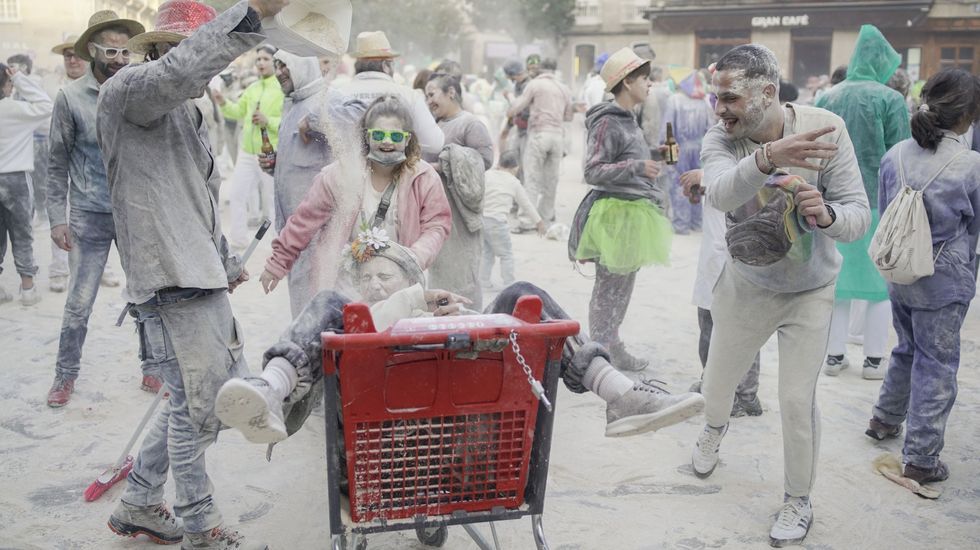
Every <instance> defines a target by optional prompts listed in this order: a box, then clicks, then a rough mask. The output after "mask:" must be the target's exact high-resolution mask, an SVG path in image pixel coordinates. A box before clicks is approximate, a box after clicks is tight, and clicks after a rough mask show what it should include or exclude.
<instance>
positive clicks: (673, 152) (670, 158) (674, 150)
mask: <svg viewBox="0 0 980 550" xmlns="http://www.w3.org/2000/svg"><path fill="white" fill-rule="evenodd" d="M664 147H666V148H667V150H666V151H664V162H666V163H667V164H677V159H678V158H679V157H680V156H681V150H680V147H678V146H677V141H676V140H675V139H674V125H673V124H671V123H669V122H668V123H667V139H665V140H664Z"/></svg>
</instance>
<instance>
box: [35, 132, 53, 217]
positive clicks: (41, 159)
mask: <svg viewBox="0 0 980 550" xmlns="http://www.w3.org/2000/svg"><path fill="white" fill-rule="evenodd" d="M48 151H49V146H48V136H40V137H39V136H34V173H32V174H31V187H32V189H33V192H34V211H35V213H36V214H37V215H38V217H40V218H47V216H48V215H47V210H46V208H47V206H46V204H47V200H48V187H47V186H48V155H49V153H48Z"/></svg>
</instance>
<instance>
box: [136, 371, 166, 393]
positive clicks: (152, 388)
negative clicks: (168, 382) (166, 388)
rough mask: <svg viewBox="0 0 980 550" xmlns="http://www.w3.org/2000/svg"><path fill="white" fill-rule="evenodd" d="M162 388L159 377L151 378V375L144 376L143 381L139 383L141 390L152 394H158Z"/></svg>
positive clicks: (161, 381)
mask: <svg viewBox="0 0 980 550" xmlns="http://www.w3.org/2000/svg"><path fill="white" fill-rule="evenodd" d="M162 387H163V380H160V377H158V376H153V375H152V374H144V375H143V381H142V382H140V389H141V390H143V391H145V392H150V393H153V394H155V393H157V392H159V391H160V388H162Z"/></svg>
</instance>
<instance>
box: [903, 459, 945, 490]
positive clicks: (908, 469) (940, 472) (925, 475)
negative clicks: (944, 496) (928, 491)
mask: <svg viewBox="0 0 980 550" xmlns="http://www.w3.org/2000/svg"><path fill="white" fill-rule="evenodd" d="M903 475H904V476H905V477H907V478H909V479H912V480H915V481H917V482H919V484H920V485H921V484H923V483H934V482H937V481H946V480H947V479H949V467H947V466H946V463H945V462H943V461H942V460H940V461H939V462H938V463H937V464H936V467H935V468H920V467H918V466H914V465H912V464H906V465H905V473H904V474H903Z"/></svg>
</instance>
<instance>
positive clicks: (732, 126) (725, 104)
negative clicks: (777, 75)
mask: <svg viewBox="0 0 980 550" xmlns="http://www.w3.org/2000/svg"><path fill="white" fill-rule="evenodd" d="M712 83H713V84H714V86H715V89H716V90H717V95H718V102H717V103H716V104H715V114H716V115H718V118H719V119H721V123H722V124H723V125H724V127H725V131H726V132H728V135H730V136H732V137H734V138H743V137H746V136H749V135H751V134H752V133H754V132H755V131H756V130H758V129H759V128H760V127H761V126H762V122H763V119H764V118H765V114H766V108H767V107H769V105H770V104H771V103H772V101H773V98H774V97H775V91H776V89H775V88H776V87H775V86H774V85H773V84H772V83H771V82H769V81H767V80H765V79H763V78H751V79H749V78H744V76H743V75H742V71H740V70H738V71H736V70H731V71H718V72H716V73H715V75H714V77H713V78H712Z"/></svg>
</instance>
